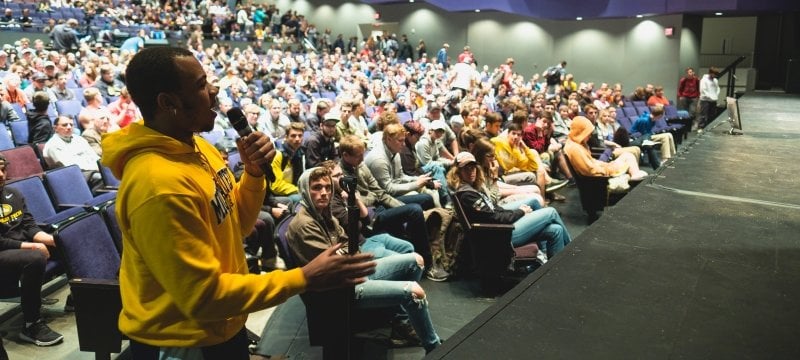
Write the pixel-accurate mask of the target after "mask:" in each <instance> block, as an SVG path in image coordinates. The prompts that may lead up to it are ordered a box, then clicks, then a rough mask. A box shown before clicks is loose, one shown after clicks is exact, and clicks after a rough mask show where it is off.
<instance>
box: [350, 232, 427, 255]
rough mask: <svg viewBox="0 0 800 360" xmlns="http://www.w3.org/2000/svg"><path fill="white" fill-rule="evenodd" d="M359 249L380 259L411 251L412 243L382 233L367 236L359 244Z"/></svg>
mask: <svg viewBox="0 0 800 360" xmlns="http://www.w3.org/2000/svg"><path fill="white" fill-rule="evenodd" d="M361 251H362V252H367V253H370V254H372V255H374V256H375V258H376V259H381V258H385V257H387V256H390V255H397V254H408V253H412V252H414V245H411V243H410V242H408V241H405V240H403V239H398V238H396V237H394V236H392V235H389V234H385V233H384V234H377V235H373V236H370V237H368V238H367V240H366V241H364V244H362V245H361Z"/></svg>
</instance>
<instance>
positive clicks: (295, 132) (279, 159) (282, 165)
mask: <svg viewBox="0 0 800 360" xmlns="http://www.w3.org/2000/svg"><path fill="white" fill-rule="evenodd" d="M304 131H305V124H303V123H302V122H292V123H291V124H289V126H288V128H287V129H286V136H285V140H284V141H283V145H282V146H280V147H279V149H278V151H277V152H276V153H275V158H274V159H273V160H272V171H273V172H274V174H275V181H273V182H272V183H270V190H271V191H272V193H273V194H275V195H276V196H279V197H280V196H288V197H290V199H292V201H298V200H300V195H299V194H298V193H297V185H296V184H297V179H299V178H300V174H302V173H303V170H304V169H305V168H306V167H305V161H306V160H305V154H304V150H303V148H302V146H300V145H301V144H302V142H303V132H304Z"/></svg>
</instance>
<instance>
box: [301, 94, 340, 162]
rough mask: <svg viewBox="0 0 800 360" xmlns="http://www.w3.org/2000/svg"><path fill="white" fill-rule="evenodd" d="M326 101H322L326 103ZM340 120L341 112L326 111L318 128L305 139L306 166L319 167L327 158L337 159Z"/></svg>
mask: <svg viewBox="0 0 800 360" xmlns="http://www.w3.org/2000/svg"><path fill="white" fill-rule="evenodd" d="M324 103H325V102H320V104H324ZM338 122H339V113H338V112H334V111H329V112H326V113H325V115H324V116H323V119H322V121H321V122H320V123H319V126H318V129H317V130H316V131H314V132H313V133H312V134H311V136H309V137H308V138H306V139H305V144H304V145H303V147H304V148H305V152H306V168H312V167H317V166H319V164H321V163H322V162H324V161H326V160H337V159H338V158H339V154H338V153H337V152H336V143H334V139H335V138H336V124H337V123H338Z"/></svg>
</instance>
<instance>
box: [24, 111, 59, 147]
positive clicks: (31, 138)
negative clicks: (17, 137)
mask: <svg viewBox="0 0 800 360" xmlns="http://www.w3.org/2000/svg"><path fill="white" fill-rule="evenodd" d="M54 133H55V130H53V123H52V122H51V121H50V117H49V116H47V114H46V113H45V114H40V113H36V112H33V111H29V112H28V143H29V144H44V143H46V142H47V140H50V138H51V137H53V134H54Z"/></svg>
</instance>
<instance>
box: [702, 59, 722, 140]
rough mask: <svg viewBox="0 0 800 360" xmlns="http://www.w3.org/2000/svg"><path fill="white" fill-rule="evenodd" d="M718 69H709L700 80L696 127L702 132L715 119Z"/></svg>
mask: <svg viewBox="0 0 800 360" xmlns="http://www.w3.org/2000/svg"><path fill="white" fill-rule="evenodd" d="M717 74H719V69H717V68H715V67H713V66H712V67H710V68H709V69H708V74H705V75H703V78H702V79H700V114H699V116H698V117H697V127H698V129H700V131H702V130H703V129H705V127H706V126H707V125H708V124H709V123H710V122H712V121H714V119H715V118H716V117H717V101H718V100H719V81H718V80H717Z"/></svg>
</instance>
